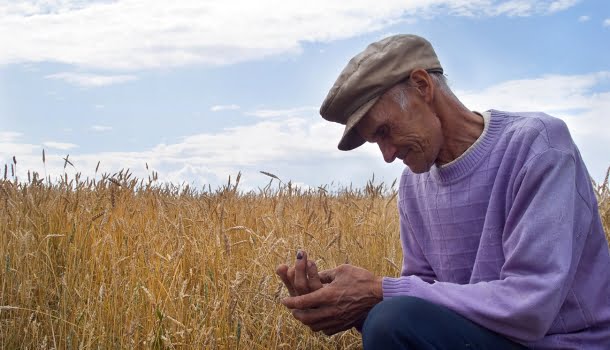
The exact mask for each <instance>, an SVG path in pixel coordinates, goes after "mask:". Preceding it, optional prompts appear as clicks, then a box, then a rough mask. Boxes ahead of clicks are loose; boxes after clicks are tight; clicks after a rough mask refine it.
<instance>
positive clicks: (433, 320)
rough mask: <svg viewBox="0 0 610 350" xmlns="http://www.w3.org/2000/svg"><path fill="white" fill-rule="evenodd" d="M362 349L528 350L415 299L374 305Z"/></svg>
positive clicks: (392, 300)
mask: <svg viewBox="0 0 610 350" xmlns="http://www.w3.org/2000/svg"><path fill="white" fill-rule="evenodd" d="M362 342H363V344H364V349H366V350H368V349H384V350H389V349H417V350H420V349H421V350H427V349H430V350H432V349H435V350H438V349H468V350H474V349H492V350H503V349H527V348H526V347H524V346H523V345H520V344H517V343H515V342H513V341H511V340H509V339H507V338H505V337H503V336H501V335H499V334H498V333H495V332H493V331H490V330H489V329H486V328H483V327H481V326H479V325H477V324H475V323H473V322H472V321H470V320H468V319H466V318H464V317H462V316H460V315H459V314H457V313H455V312H453V311H451V310H449V309H447V308H445V307H443V306H440V305H436V304H433V303H431V302H428V301H426V300H423V299H420V298H415V297H394V298H391V299H387V300H384V301H382V302H381V303H379V304H377V305H376V306H375V307H374V308H373V309H372V310H371V311H370V312H369V314H368V316H367V318H366V320H365V321H364V325H363V327H362Z"/></svg>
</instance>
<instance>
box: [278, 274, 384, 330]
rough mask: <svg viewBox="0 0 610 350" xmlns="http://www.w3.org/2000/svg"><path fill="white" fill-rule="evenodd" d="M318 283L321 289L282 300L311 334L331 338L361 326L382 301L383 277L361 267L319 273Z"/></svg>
mask: <svg viewBox="0 0 610 350" xmlns="http://www.w3.org/2000/svg"><path fill="white" fill-rule="evenodd" d="M320 280H321V281H322V283H324V284H325V286H324V287H323V288H320V289H318V290H316V291H314V292H311V293H309V294H305V295H301V296H294V297H289V298H285V299H283V300H282V304H284V306H286V307H287V308H289V309H291V310H292V315H293V316H294V317H295V318H296V319H297V320H299V321H301V322H302V323H303V324H305V325H306V326H308V327H309V328H311V330H312V331H314V332H317V331H323V332H324V334H326V335H332V334H335V333H338V332H341V331H344V330H346V329H349V328H351V327H353V326H354V325H357V324H362V322H363V321H364V319H365V318H366V315H367V314H368V312H369V310H370V309H372V308H373V306H375V304H377V303H379V302H380V301H382V300H383V292H382V288H381V281H382V278H381V277H376V276H375V275H373V274H372V273H371V272H369V271H367V270H365V269H363V268H360V267H356V266H353V265H341V266H339V267H336V268H334V269H331V270H326V271H322V272H320Z"/></svg>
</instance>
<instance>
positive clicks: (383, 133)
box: [375, 126, 388, 137]
mask: <svg viewBox="0 0 610 350" xmlns="http://www.w3.org/2000/svg"><path fill="white" fill-rule="evenodd" d="M387 133H388V128H387V127H386V126H382V127H380V128H378V129H377V131H376V132H375V136H377V137H385V136H386V135H387Z"/></svg>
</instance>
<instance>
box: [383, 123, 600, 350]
mask: <svg viewBox="0 0 610 350" xmlns="http://www.w3.org/2000/svg"><path fill="white" fill-rule="evenodd" d="M398 207H399V212H400V237H401V243H402V249H403V253H404V260H403V267H402V276H401V277H399V278H391V277H385V278H384V279H383V294H384V298H391V297H394V296H400V295H409V296H415V297H419V298H422V299H426V300H429V301H431V302H434V303H437V304H440V305H443V306H445V307H447V308H449V309H452V310H454V311H455V312H457V313H459V314H461V315H462V316H464V317H466V318H468V319H470V320H472V321H473V322H476V323H477V324H480V325H482V326H484V327H486V328H488V329H491V330H493V331H495V332H498V333H500V334H503V335H504V336H506V337H508V338H510V339H512V340H514V341H516V342H519V343H521V344H524V345H526V346H528V347H530V348H534V349H558V348H560V349H606V350H607V349H610V254H609V251H608V242H607V241H606V237H605V235H604V231H603V228H602V224H601V221H600V217H599V212H598V208H597V200H596V198H595V194H594V192H593V189H592V186H591V182H590V180H589V175H588V173H587V169H586V168H585V165H584V163H583V161H582V159H581V157H580V154H579V152H578V149H577V148H576V145H575V144H574V142H573V141H572V138H571V137H570V134H569V132H568V129H567V127H566V125H565V124H564V123H563V122H562V121H561V120H559V119H556V118H553V117H550V116H548V115H545V114H541V113H519V114H512V113H506V112H500V111H491V117H490V120H489V121H488V122H487V123H486V126H485V129H484V132H483V134H482V135H481V137H480V138H479V140H478V141H477V142H476V143H475V144H474V145H473V146H472V147H470V148H469V150H468V151H467V152H466V153H465V154H464V155H463V156H462V157H460V158H459V159H458V160H456V161H454V162H452V163H450V164H448V165H447V166H444V167H441V168H439V167H436V166H433V167H432V169H431V170H430V171H429V172H427V173H424V174H414V173H412V172H411V171H410V170H409V169H408V168H407V169H405V170H404V172H403V175H402V178H401V181H400V189H399V205H398Z"/></svg>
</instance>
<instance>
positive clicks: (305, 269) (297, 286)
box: [275, 250, 322, 297]
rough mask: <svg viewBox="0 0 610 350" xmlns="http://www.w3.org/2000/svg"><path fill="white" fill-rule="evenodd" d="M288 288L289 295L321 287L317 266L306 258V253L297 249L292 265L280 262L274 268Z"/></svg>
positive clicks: (302, 293) (301, 293)
mask: <svg viewBox="0 0 610 350" xmlns="http://www.w3.org/2000/svg"><path fill="white" fill-rule="evenodd" d="M275 273H277V274H278V276H280V278H281V279H282V282H284V285H286V288H287V289H288V293H289V294H290V296H292V297H294V296H298V295H305V294H307V293H310V292H313V291H316V290H318V289H320V288H322V282H321V281H320V277H319V275H318V267H317V266H316V264H315V263H314V262H313V261H308V260H307V253H306V252H305V251H302V250H299V251H298V252H297V259H296V262H295V264H294V267H288V266H287V265H285V264H281V265H279V266H278V267H277V269H276V270H275Z"/></svg>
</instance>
